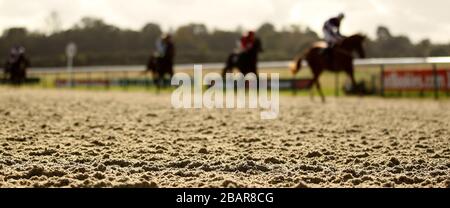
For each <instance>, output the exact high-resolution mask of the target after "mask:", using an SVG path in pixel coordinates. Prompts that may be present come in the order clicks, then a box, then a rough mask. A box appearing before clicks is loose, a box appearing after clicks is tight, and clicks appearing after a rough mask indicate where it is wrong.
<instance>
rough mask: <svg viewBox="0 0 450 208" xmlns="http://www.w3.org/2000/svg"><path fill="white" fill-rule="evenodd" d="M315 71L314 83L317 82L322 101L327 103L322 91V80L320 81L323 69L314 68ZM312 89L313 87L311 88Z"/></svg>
mask: <svg viewBox="0 0 450 208" xmlns="http://www.w3.org/2000/svg"><path fill="white" fill-rule="evenodd" d="M313 73H314V78H313V81H312V82H313V84H314V83H315V84H316V89H317V91H318V92H319V95H320V97H321V98H322V102H323V103H325V95H324V94H323V92H322V87H321V86H320V82H319V78H320V74H321V70H314V69H313ZM311 91H312V89H311Z"/></svg>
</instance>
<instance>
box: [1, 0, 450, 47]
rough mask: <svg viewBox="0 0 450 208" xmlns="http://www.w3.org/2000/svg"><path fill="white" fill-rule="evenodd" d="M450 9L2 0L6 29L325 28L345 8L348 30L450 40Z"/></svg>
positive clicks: (430, 5) (363, 1)
mask: <svg viewBox="0 0 450 208" xmlns="http://www.w3.org/2000/svg"><path fill="white" fill-rule="evenodd" d="M448 8H450V1H448V0H428V1H423V0H395V1H391V0H245V1H242V0H72V1H67V0H65V1H61V0H23V1H17V0H0V29H5V28H8V27H12V26H25V27H27V28H30V29H33V30H36V29H41V30H42V29H43V28H44V27H45V18H46V16H47V15H48V14H49V13H50V12H51V11H52V10H56V11H58V12H59V13H60V16H61V18H62V21H63V26H64V27H66V28H68V27H70V26H72V25H73V24H74V23H75V22H77V21H79V20H80V19H81V18H82V17H83V16H94V17H99V18H103V19H104V20H105V21H107V22H109V23H112V24H116V25H118V26H120V27H126V28H132V29H139V28H141V27H142V26H143V25H144V24H145V23H147V22H157V23H159V24H161V25H162V26H163V28H165V29H169V28H174V27H177V26H179V25H182V24H186V23H190V22H198V23H205V24H206V25H208V26H209V27H210V28H225V29H235V28H236V27H237V26H243V27H244V28H248V29H254V28H256V27H258V26H259V25H260V24H261V23H263V22H272V23H274V24H275V25H277V26H278V27H281V26H284V25H289V24H301V25H303V26H310V27H311V28H313V29H314V30H316V31H318V32H319V33H320V32H321V27H322V24H323V22H324V21H325V20H326V19H327V18H328V17H330V16H332V15H336V14H337V13H339V12H341V11H342V12H345V13H347V17H348V18H347V19H346V21H345V23H344V25H343V32H344V33H354V32H360V31H362V32H365V33H367V34H374V32H375V29H376V27H377V26H378V25H381V24H383V25H386V26H388V27H389V28H391V30H392V31H393V32H394V33H402V34H407V35H408V36H410V37H412V38H413V40H415V41H418V40H420V39H423V38H426V37H429V38H431V39H432V40H434V41H439V42H448V41H450V36H448V34H450V21H449V20H450V13H449V12H448V11H447V10H448Z"/></svg>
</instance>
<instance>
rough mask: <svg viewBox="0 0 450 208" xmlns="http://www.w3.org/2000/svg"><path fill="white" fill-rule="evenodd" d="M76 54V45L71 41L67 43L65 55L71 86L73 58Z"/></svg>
mask: <svg viewBox="0 0 450 208" xmlns="http://www.w3.org/2000/svg"><path fill="white" fill-rule="evenodd" d="M76 54H77V45H76V44H75V43H73V42H71V43H69V44H67V47H66V56H67V73H68V75H69V80H68V81H69V82H68V83H67V84H68V86H69V87H73V58H74V57H75V55H76Z"/></svg>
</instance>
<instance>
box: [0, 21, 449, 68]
mask: <svg viewBox="0 0 450 208" xmlns="http://www.w3.org/2000/svg"><path fill="white" fill-rule="evenodd" d="M242 32H243V31H240V30H239V29H237V30H236V31H225V30H219V29H215V30H209V29H208V28H207V27H206V26H205V25H203V24H189V25H185V26H181V27H179V28H177V29H176V30H174V31H173V32H172V34H173V38H174V41H175V42H176V47H177V54H176V62H177V63H193V62H222V61H224V60H225V58H226V57H227V55H228V54H229V53H230V52H231V51H232V50H233V49H234V48H235V47H236V42H237V40H238V39H239V37H240V35H241V34H242ZM256 32H257V34H258V36H259V37H260V38H261V40H262V42H263V47H264V50H265V52H264V53H263V54H262V55H261V60H265V61H270V60H289V59H292V58H293V57H294V56H296V55H297V54H299V53H301V52H302V51H304V50H305V49H306V48H307V47H309V46H310V44H311V43H312V42H314V41H317V40H319V39H320V38H319V35H318V34H316V33H315V32H313V31H312V30H310V29H308V28H301V27H299V26H290V27H286V28H284V29H281V30H276V29H275V27H274V26H273V25H272V24H269V23H266V24H263V25H262V26H261V27H259V28H258V30H257V31H256ZM162 33H163V31H162V29H161V27H160V26H159V25H158V24H154V23H149V24H147V25H145V26H144V27H143V28H142V29H141V30H139V31H134V30H126V29H121V28H118V27H116V26H114V25H110V24H107V23H105V22H104V21H102V20H100V19H95V18H83V19H82V20H81V21H80V22H79V23H77V24H76V25H75V26H73V27H72V28H70V29H68V30H64V31H59V32H54V33H52V34H44V33H39V32H29V31H27V30H26V29H25V28H11V29H7V30H5V31H4V33H3V34H2V36H1V38H0V56H1V57H2V61H3V60H4V59H5V58H6V57H7V54H8V53H9V50H10V48H11V47H13V46H15V45H22V46H25V47H26V49H27V54H28V56H29V57H30V59H31V62H32V65H33V66H36V67H37V66H63V65H65V63H66V58H65V53H64V51H65V47H66V45H67V44H68V43H69V42H75V43H76V44H77V45H78V51H79V52H78V54H77V56H76V60H75V64H76V65H136V64H144V63H145V62H146V60H147V58H148V56H149V55H150V54H151V52H152V51H153V50H154V48H155V41H156V39H157V38H158V37H160V36H161V34H162ZM366 50H367V53H368V56H369V57H421V56H448V55H450V44H447V45H435V44H432V43H431V42H430V41H429V40H424V41H422V42H420V43H418V44H414V43H412V42H411V41H410V39H409V38H408V37H406V36H394V35H392V34H391V33H390V32H389V30H388V29H387V28H386V27H379V28H378V30H377V37H376V39H374V40H369V41H368V42H367V46H366Z"/></svg>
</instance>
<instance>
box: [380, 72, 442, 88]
mask: <svg viewBox="0 0 450 208" xmlns="http://www.w3.org/2000/svg"><path fill="white" fill-rule="evenodd" d="M435 75H436V77H435ZM383 83H384V90H387V91H389V90H391V91H394V90H395V91H432V90H435V89H438V90H440V91H448V90H450V70H449V69H439V70H436V72H434V71H433V70H386V71H384V74H383ZM436 87H437V88H436Z"/></svg>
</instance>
